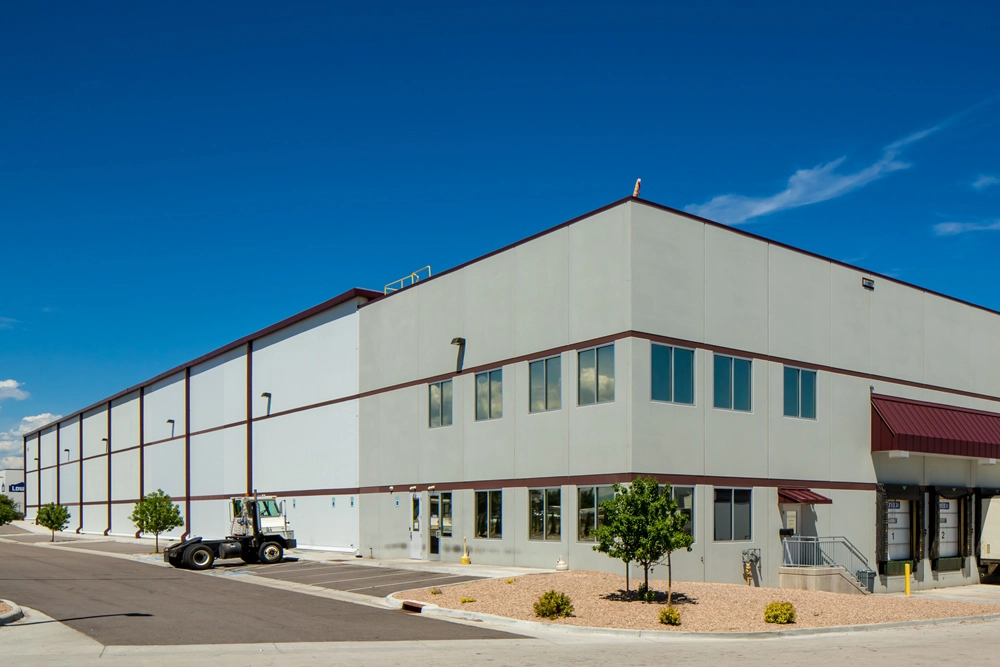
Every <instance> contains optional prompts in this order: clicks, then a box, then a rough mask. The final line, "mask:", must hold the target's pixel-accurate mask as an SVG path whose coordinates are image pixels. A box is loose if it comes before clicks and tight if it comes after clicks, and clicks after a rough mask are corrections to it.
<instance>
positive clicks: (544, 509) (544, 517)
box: [528, 486, 564, 542]
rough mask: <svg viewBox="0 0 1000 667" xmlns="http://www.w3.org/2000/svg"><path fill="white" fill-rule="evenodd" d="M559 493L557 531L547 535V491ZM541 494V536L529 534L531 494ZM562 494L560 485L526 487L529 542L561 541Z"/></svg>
mask: <svg viewBox="0 0 1000 667" xmlns="http://www.w3.org/2000/svg"><path fill="white" fill-rule="evenodd" d="M550 491H556V492H558V493H559V533H558V534H557V535H556V536H555V537H549V492H550ZM532 493H541V494H542V537H541V538H538V537H532V536H531V494H532ZM563 507H564V505H563V496H562V487H561V486H539V487H530V488H528V541H529V542H562V524H563Z"/></svg>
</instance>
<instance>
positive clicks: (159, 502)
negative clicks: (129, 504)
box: [129, 489, 184, 553]
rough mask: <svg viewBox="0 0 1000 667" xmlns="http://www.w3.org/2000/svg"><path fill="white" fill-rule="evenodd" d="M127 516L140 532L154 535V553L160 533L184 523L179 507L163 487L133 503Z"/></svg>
mask: <svg viewBox="0 0 1000 667" xmlns="http://www.w3.org/2000/svg"><path fill="white" fill-rule="evenodd" d="M129 518H130V519H131V520H132V523H134V524H135V527H136V528H138V529H139V531H140V532H143V533H152V534H153V535H155V536H156V553H160V533H165V532H167V531H168V530H173V529H174V528H180V527H181V526H183V525H184V519H183V517H181V508H180V507H178V506H177V505H176V504H175V503H173V502H172V501H171V500H170V496H168V495H167V494H165V493H164V492H163V489H157V490H156V493H147V494H146V495H145V497H143V499H142V500H140V501H139V502H137V503H136V504H135V507H134V508H133V509H132V516H130V517H129Z"/></svg>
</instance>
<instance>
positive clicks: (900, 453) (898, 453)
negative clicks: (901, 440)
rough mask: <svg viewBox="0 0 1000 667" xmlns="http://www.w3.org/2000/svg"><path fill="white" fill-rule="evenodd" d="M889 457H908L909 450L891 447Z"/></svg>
mask: <svg viewBox="0 0 1000 667" xmlns="http://www.w3.org/2000/svg"><path fill="white" fill-rule="evenodd" d="M889 458H890V459H908V458H910V453H909V452H904V451H903V450H901V449H893V450H891V451H890V452H889Z"/></svg>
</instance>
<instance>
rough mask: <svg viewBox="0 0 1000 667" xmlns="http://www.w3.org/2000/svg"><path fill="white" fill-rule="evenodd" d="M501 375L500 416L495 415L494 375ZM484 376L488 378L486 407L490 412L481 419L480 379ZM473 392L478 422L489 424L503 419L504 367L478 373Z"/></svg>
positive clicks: (473, 383) (475, 376)
mask: <svg viewBox="0 0 1000 667" xmlns="http://www.w3.org/2000/svg"><path fill="white" fill-rule="evenodd" d="M494 373H500V414H499V415H496V416H494V415H493V374H494ZM483 375H485V376H486V391H487V394H486V399H487V400H486V405H487V410H488V413H489V414H488V416H486V417H482V418H480V416H479V378H480V377H482V376H483ZM472 391H473V392H474V396H475V401H474V403H475V407H474V408H473V409H474V410H475V417H476V418H475V421H477V422H487V421H493V420H494V419H503V366H500V367H498V368H492V369H490V370H488V371H482V372H480V373H476V374H475V375H474V376H473V378H472ZM453 395H454V394H453Z"/></svg>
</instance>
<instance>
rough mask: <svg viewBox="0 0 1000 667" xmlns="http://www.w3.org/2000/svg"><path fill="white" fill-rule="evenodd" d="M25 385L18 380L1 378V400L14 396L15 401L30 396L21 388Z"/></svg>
mask: <svg viewBox="0 0 1000 667" xmlns="http://www.w3.org/2000/svg"><path fill="white" fill-rule="evenodd" d="M23 386H24V383H23V382H18V381H17V380H0V401H2V400H4V399H5V398H13V399H14V400H15V401H23V400H24V399H26V398H28V396H30V394H29V393H28V392H26V391H25V390H23V389H21V387H23Z"/></svg>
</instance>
